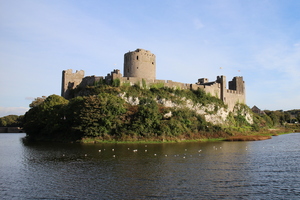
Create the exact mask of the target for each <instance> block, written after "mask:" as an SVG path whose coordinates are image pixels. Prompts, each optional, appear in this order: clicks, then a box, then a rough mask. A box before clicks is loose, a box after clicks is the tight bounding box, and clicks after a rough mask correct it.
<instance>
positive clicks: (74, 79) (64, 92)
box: [61, 69, 84, 99]
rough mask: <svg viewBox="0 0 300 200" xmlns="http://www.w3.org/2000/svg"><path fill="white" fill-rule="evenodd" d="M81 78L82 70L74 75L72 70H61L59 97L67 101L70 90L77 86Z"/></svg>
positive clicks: (82, 75) (82, 76)
mask: <svg viewBox="0 0 300 200" xmlns="http://www.w3.org/2000/svg"><path fill="white" fill-rule="evenodd" d="M83 78H84V71H83V70H80V71H76V72H75V73H73V70H72V69H67V70H63V71H62V87H61V96H62V97H64V98H66V99H68V98H69V91H70V89H74V88H75V87H76V86H77V85H79V84H80V83H81V82H82V79H83Z"/></svg>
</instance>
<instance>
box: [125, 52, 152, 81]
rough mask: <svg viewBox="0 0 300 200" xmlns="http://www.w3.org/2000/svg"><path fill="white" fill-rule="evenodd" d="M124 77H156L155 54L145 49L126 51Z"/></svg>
mask: <svg viewBox="0 0 300 200" xmlns="http://www.w3.org/2000/svg"><path fill="white" fill-rule="evenodd" d="M124 77H138V78H145V79H156V62H155V55H154V54H153V53H151V52H150V51H147V50H144V49H137V50H135V51H130V52H128V53H125V55H124Z"/></svg>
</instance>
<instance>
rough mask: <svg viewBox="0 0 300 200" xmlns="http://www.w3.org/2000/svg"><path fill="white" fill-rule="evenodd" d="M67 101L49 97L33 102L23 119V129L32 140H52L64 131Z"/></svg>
mask: <svg viewBox="0 0 300 200" xmlns="http://www.w3.org/2000/svg"><path fill="white" fill-rule="evenodd" d="M67 103H68V100H66V99H65V98H63V97H61V96H58V95H50V96H49V97H47V98H46V99H44V100H43V101H42V100H41V99H39V100H37V99H36V100H35V101H34V102H33V103H31V109H30V110H29V111H27V112H26V114H25V116H24V119H23V129H24V130H25V132H26V133H27V135H28V136H29V137H31V138H34V139H44V140H53V139H57V138H58V137H59V135H60V134H61V133H62V132H63V131H64V130H65V126H64V107H65V106H66V105H67Z"/></svg>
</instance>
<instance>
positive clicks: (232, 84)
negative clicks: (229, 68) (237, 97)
mask: <svg viewBox="0 0 300 200" xmlns="http://www.w3.org/2000/svg"><path fill="white" fill-rule="evenodd" d="M229 89H230V90H236V91H237V93H240V94H243V93H244V92H245V82H244V80H243V77H242V76H236V77H234V78H233V79H232V81H229Z"/></svg>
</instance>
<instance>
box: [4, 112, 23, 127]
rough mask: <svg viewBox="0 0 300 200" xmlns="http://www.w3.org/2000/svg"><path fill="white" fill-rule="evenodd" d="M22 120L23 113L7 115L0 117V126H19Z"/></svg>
mask: <svg viewBox="0 0 300 200" xmlns="http://www.w3.org/2000/svg"><path fill="white" fill-rule="evenodd" d="M22 121H23V115H20V116H18V115H7V116H4V117H1V118H0V127H20V126H22Z"/></svg>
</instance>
